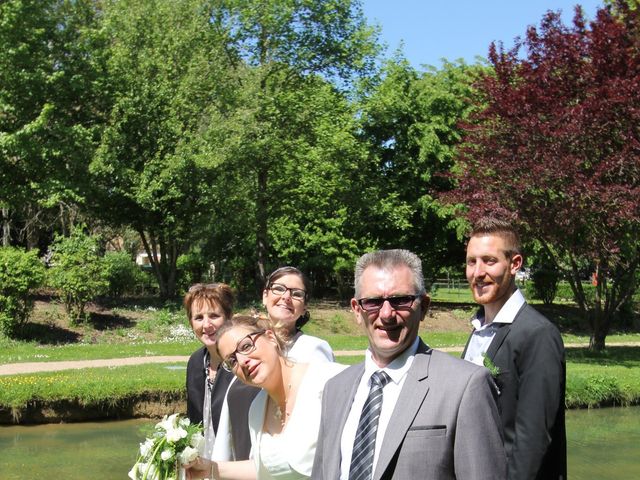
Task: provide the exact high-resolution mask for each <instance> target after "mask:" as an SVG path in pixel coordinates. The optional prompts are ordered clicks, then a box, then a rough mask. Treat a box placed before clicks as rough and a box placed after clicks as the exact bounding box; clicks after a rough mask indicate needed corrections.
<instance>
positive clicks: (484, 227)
mask: <svg viewBox="0 0 640 480" xmlns="http://www.w3.org/2000/svg"><path fill="white" fill-rule="evenodd" d="M487 235H494V236H497V237H500V238H502V240H504V245H505V252H504V254H505V256H506V257H507V258H509V259H510V258H512V257H513V256H514V255H522V244H521V243H520V236H519V235H518V231H517V230H516V228H515V227H514V226H513V224H512V223H511V222H508V221H506V220H503V219H500V218H495V217H481V218H479V219H478V220H477V221H476V222H475V223H474V224H473V228H472V229H471V234H470V235H469V238H472V237H484V236H487Z"/></svg>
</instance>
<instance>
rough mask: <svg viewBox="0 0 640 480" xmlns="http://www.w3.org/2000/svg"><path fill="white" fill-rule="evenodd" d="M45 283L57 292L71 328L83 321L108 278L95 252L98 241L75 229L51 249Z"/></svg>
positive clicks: (56, 241) (58, 236)
mask: <svg viewBox="0 0 640 480" xmlns="http://www.w3.org/2000/svg"><path fill="white" fill-rule="evenodd" d="M50 263H51V268H50V269H49V271H48V283H49V285H51V286H52V287H53V288H55V289H56V290H58V292H59V295H60V296H61V297H62V300H63V302H64V306H65V310H66V311H67V315H68V316H69V319H70V320H71V323H72V324H77V323H78V322H79V321H81V320H84V318H85V307H86V305H87V303H88V302H90V301H91V300H93V299H94V298H95V297H97V296H98V295H101V294H103V293H105V292H106V291H107V288H108V286H109V282H108V280H107V276H108V274H109V272H108V270H107V268H106V264H105V262H104V260H103V258H102V257H100V255H99V251H98V239H97V238H96V237H94V236H90V235H86V234H85V233H84V232H83V229H82V227H80V226H78V227H74V228H73V230H72V231H71V233H70V235H69V236H68V237H64V236H62V235H56V238H55V240H54V242H53V244H52V245H51V257H50Z"/></svg>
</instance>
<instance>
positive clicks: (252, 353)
mask: <svg viewBox="0 0 640 480" xmlns="http://www.w3.org/2000/svg"><path fill="white" fill-rule="evenodd" d="M216 337H217V343H216V345H217V347H216V348H217V350H218V354H219V356H220V358H221V359H222V367H223V368H224V369H225V370H227V371H230V372H232V373H233V374H234V375H236V376H237V377H238V379H239V380H241V381H242V382H243V383H245V384H247V385H252V386H255V387H260V388H261V389H262V390H261V391H260V393H258V395H257V396H256V398H255V399H254V400H253V402H252V404H251V408H250V410H249V431H250V435H251V457H252V458H251V459H250V460H247V461H241V462H213V461H210V460H207V459H203V458H200V459H198V460H197V461H196V462H194V463H193V464H191V465H190V466H189V468H187V478H189V479H191V478H211V479H215V480H223V479H236V480H245V479H246V480H249V479H251V480H253V479H257V480H270V479H275V478H278V479H279V480H296V479H306V478H309V477H310V476H311V468H312V466H313V459H314V455H315V449H316V441H317V436H318V431H319V428H320V409H321V402H322V390H323V388H324V384H325V383H326V381H327V380H328V379H329V378H331V377H333V376H334V375H336V374H337V373H339V372H340V371H341V370H343V369H344V368H345V366H344V365H339V364H337V363H332V362H326V361H325V362H312V363H298V362H295V361H292V360H291V359H290V357H288V356H287V351H286V349H287V343H286V342H285V340H284V338H283V336H282V329H280V328H278V327H276V326H274V325H273V323H272V321H271V320H270V319H267V318H264V317H256V316H242V315H236V316H234V317H233V318H232V319H231V320H229V321H227V322H225V324H224V325H222V327H220V328H219V329H218V332H217V334H216Z"/></svg>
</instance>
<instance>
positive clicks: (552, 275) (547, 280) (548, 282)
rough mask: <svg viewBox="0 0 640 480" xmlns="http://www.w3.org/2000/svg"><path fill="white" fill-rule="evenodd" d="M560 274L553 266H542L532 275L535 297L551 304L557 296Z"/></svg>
mask: <svg viewBox="0 0 640 480" xmlns="http://www.w3.org/2000/svg"><path fill="white" fill-rule="evenodd" d="M559 281H560V274H559V273H558V271H557V270H556V269H553V268H548V267H547V268H540V269H538V270H535V271H534V272H533V275H532V276H531V283H530V285H531V289H532V292H531V293H532V294H533V298H536V299H538V300H542V302H543V303H544V304H545V305H551V304H552V303H553V300H554V299H555V298H556V293H557V291H558V282H559Z"/></svg>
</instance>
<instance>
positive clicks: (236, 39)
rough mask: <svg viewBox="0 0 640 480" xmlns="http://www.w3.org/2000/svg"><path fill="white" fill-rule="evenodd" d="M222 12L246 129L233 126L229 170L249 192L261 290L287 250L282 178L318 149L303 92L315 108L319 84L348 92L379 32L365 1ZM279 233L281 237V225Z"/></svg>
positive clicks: (280, 1)
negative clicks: (281, 240) (280, 246)
mask: <svg viewBox="0 0 640 480" xmlns="http://www.w3.org/2000/svg"><path fill="white" fill-rule="evenodd" d="M217 7H218V8H215V9H214V10H213V15H212V22H213V25H214V27H215V28H216V29H218V30H220V31H224V32H227V43H226V48H227V51H229V52H231V58H235V59H237V63H236V71H238V72H239V76H238V78H240V79H241V81H240V82H239V84H238V85H239V90H241V91H242V93H241V94H240V95H239V96H238V101H239V104H238V107H237V110H236V114H237V115H236V119H237V120H240V119H242V125H240V124H239V123H238V124H236V127H241V128H237V130H236V135H234V137H235V138H234V139H233V140H232V144H233V150H231V149H229V151H233V158H232V159H231V160H229V161H228V163H227V164H226V166H227V168H229V169H230V170H232V171H233V172H235V175H236V178H244V181H245V183H246V184H248V185H249V186H250V187H249V190H248V191H246V193H247V195H245V196H244V198H245V200H243V201H242V202H243V203H244V205H243V207H246V208H243V211H245V212H251V214H250V217H249V218H250V221H249V223H248V226H249V227H250V228H251V231H250V233H249V232H247V234H246V236H247V237H249V238H250V239H251V241H253V242H254V247H253V253H252V254H251V252H249V253H250V254H251V257H252V258H253V260H254V261H255V273H256V280H257V283H258V284H261V283H262V281H263V280H264V278H265V275H266V273H268V272H267V269H268V267H269V265H271V264H274V263H279V262H281V261H282V260H283V259H285V258H286V254H285V252H282V253H280V252H277V251H275V250H274V248H273V241H274V238H273V236H272V232H273V229H272V228H271V225H272V223H274V222H275V223H281V224H283V225H284V224H287V222H286V220H284V219H282V218H281V217H279V213H278V211H280V210H281V208H284V209H287V208H289V207H290V206H291V205H294V204H295V202H294V200H293V199H292V198H290V197H289V194H290V191H291V189H290V188H289V186H288V185H287V182H286V181H287V180H288V181H289V184H290V183H291V182H292V181H294V179H292V178H288V179H287V178H286V177H285V175H283V172H287V171H294V170H296V168H295V166H294V165H292V163H293V162H295V161H300V159H301V157H302V156H303V155H305V154H306V153H309V150H310V149H311V150H312V149H314V148H315V147H314V145H313V143H312V142H314V141H316V139H314V138H313V137H314V135H315V133H314V132H315V130H316V128H317V124H314V125H309V126H306V125H303V124H302V123H301V122H300V120H301V119H302V118H306V119H309V120H311V121H312V122H313V121H314V120H313V117H312V116H309V113H310V112H309V110H308V108H306V106H305V103H306V101H307V100H305V99H301V98H299V93H298V92H304V93H303V95H305V96H306V98H307V99H308V101H309V102H310V103H309V104H311V105H313V104H314V102H316V101H317V99H318V97H316V96H315V95H314V94H313V92H312V89H313V88H314V86H317V85H321V84H320V83H318V82H319V81H318V78H323V79H324V80H325V81H329V82H331V83H332V84H333V85H334V88H335V87H338V88H343V87H345V88H346V87H347V86H348V85H349V84H350V82H351V81H352V80H354V79H355V78H357V77H358V76H359V75H362V74H365V73H366V72H368V71H369V69H370V68H371V66H372V61H373V59H374V54H375V53H376V50H377V46H376V43H375V31H374V29H372V28H370V27H368V26H367V25H366V22H365V20H364V16H363V14H362V8H361V5H360V2H358V1H352V0H316V1H308V0H256V1H249V0H229V1H220V2H218V3H217ZM321 88H322V89H323V90H324V87H321ZM318 95H319V96H322V95H325V94H324V93H320V94H318ZM325 98H327V96H326V95H325ZM292 107H295V108H301V109H302V111H301V112H296V111H292V110H291V108H292ZM315 113H316V114H318V115H321V114H320V113H319V112H318V111H316V112H315ZM230 127H231V128H234V127H233V126H231V125H230ZM315 151H316V153H317V152H318V149H317V148H316V149H315ZM229 158H230V157H229V156H227V159H229ZM311 159H313V157H310V158H309V160H311ZM306 164H308V162H305V165H306ZM316 171H317V170H316ZM234 185H237V183H235V184H234ZM237 189H238V190H241V189H242V187H237ZM329 198H330V195H329ZM301 208H303V207H301ZM283 220H284V221H283ZM245 225H247V223H245ZM326 227H330V228H333V229H334V231H335V227H334V226H329V225H326ZM323 228H324V227H323ZM277 230H278V231H279V232H280V231H282V228H281V226H278V227H277ZM285 230H286V228H285ZM292 230H293V231H295V230H296V226H295V225H292ZM290 258H291V257H290Z"/></svg>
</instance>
